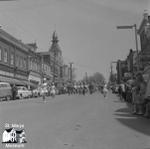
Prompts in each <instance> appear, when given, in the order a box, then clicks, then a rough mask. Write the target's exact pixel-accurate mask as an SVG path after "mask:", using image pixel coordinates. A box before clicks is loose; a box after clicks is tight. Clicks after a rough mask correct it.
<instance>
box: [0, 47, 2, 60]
mask: <svg viewBox="0 0 150 149" xmlns="http://www.w3.org/2000/svg"><path fill="white" fill-rule="evenodd" d="M1 60H2V49H1V47H0V61H1Z"/></svg>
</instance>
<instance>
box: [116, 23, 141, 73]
mask: <svg viewBox="0 0 150 149" xmlns="http://www.w3.org/2000/svg"><path fill="white" fill-rule="evenodd" d="M133 28H134V31H135V45H136V52H137V70H138V71H139V55H138V54H139V51H138V39H137V26H136V24H134V25H126V26H117V29H133Z"/></svg>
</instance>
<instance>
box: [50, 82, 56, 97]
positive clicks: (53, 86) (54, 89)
mask: <svg viewBox="0 0 150 149" xmlns="http://www.w3.org/2000/svg"><path fill="white" fill-rule="evenodd" d="M55 95H56V87H55V84H54V83H52V86H51V96H52V97H53V98H54V97H55Z"/></svg>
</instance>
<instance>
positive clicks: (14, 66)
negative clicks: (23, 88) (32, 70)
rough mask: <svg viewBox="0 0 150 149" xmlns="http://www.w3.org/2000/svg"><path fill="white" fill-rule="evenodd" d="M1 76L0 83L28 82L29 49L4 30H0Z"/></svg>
mask: <svg viewBox="0 0 150 149" xmlns="http://www.w3.org/2000/svg"><path fill="white" fill-rule="evenodd" d="M0 76H1V77H0V81H7V82H10V83H15V84H25V83H27V81H28V47H27V46H26V45H25V44H23V43H22V42H21V41H20V40H17V39H16V38H14V37H13V36H12V35H10V34H8V33H7V32H6V31H4V30H3V29H0ZM10 78H11V79H10Z"/></svg>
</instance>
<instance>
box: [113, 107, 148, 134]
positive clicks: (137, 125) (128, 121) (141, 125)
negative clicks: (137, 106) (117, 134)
mask: <svg viewBox="0 0 150 149" xmlns="http://www.w3.org/2000/svg"><path fill="white" fill-rule="evenodd" d="M115 112H116V113H115V114H114V115H116V116H118V118H116V120H117V121H119V122H120V123H121V124H123V125H125V126H126V127H129V128H130V129H134V130H136V131H138V132H140V133H143V134H145V135H148V136H150V120H148V119H146V118H143V117H140V116H136V115H132V114H131V110H130V109H129V108H121V109H118V110H116V111H115Z"/></svg>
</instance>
